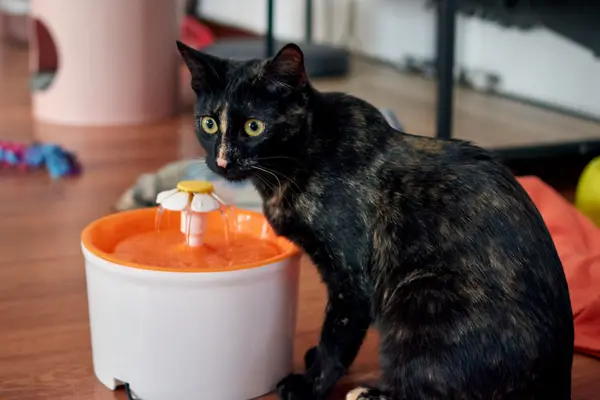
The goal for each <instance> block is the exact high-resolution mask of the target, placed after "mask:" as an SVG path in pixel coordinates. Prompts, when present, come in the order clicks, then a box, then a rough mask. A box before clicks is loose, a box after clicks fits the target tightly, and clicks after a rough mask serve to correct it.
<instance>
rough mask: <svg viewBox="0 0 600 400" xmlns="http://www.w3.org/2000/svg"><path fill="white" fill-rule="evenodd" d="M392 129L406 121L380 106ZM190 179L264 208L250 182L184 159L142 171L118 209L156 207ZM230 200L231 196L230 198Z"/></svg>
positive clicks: (199, 161) (256, 208)
mask: <svg viewBox="0 0 600 400" xmlns="http://www.w3.org/2000/svg"><path fill="white" fill-rule="evenodd" d="M380 111H381V113H382V114H383V116H384V117H385V119H386V120H387V122H388V123H389V124H390V125H391V126H392V128H394V129H396V130H399V131H404V128H403V126H402V123H401V122H400V120H399V119H398V118H397V117H396V115H395V114H394V112H393V111H392V110H390V109H387V108H382V109H380ZM188 179H204V180H209V181H211V182H213V184H214V185H215V189H216V191H217V192H219V193H220V194H221V195H222V197H227V198H228V199H231V201H227V202H228V203H230V204H234V205H235V206H236V207H238V208H245V209H249V210H254V211H260V210H261V208H262V201H261V199H260V197H259V195H258V193H257V192H256V189H254V187H253V186H252V184H250V182H249V181H246V182H239V183H231V182H227V181H225V179H223V178H221V177H219V176H218V175H217V174H215V173H213V172H211V171H210V170H209V169H208V167H206V165H205V164H204V160H203V159H184V160H178V161H174V162H171V163H169V164H167V165H165V166H163V167H161V168H160V169H159V170H158V171H155V172H149V173H145V174H142V175H140V176H139V177H138V179H137V181H136V182H135V183H134V185H133V186H132V187H130V188H129V189H127V191H126V192H125V193H123V195H122V196H121V198H120V199H119V200H118V201H117V203H116V204H115V205H114V207H113V208H114V209H115V210H116V211H125V210H134V209H137V208H144V207H154V206H156V201H155V200H156V195H157V194H158V193H159V192H162V191H164V190H169V189H173V188H174V187H176V186H177V182H179V181H181V180H188ZM226 200H227V199H226Z"/></svg>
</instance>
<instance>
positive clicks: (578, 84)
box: [201, 0, 600, 118]
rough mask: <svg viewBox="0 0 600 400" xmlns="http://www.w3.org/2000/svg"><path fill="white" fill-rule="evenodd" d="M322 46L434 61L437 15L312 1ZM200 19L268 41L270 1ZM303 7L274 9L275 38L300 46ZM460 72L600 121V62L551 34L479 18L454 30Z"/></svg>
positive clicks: (411, 5) (232, 3) (375, 3)
mask: <svg viewBox="0 0 600 400" xmlns="http://www.w3.org/2000/svg"><path fill="white" fill-rule="evenodd" d="M353 1H354V4H355V5H356V8H355V9H356V13H355V14H356V17H355V32H354V34H353V35H351V34H350V33H349V32H347V29H346V28H347V22H348V18H349V17H350V15H351V13H350V9H351V7H350V4H351V3H352V2H353ZM313 3H314V4H315V21H314V34H315V39H316V40H318V41H324V42H330V43H335V44H346V45H348V46H350V47H351V48H352V49H353V50H355V51H357V52H360V53H363V54H367V55H369V56H373V57H377V58H381V59H384V60H389V61H401V60H403V59H404V58H405V57H407V56H412V57H416V58H426V59H432V58H433V57H434V52H435V14H434V11H433V10H431V9H428V8H427V7H426V5H425V0H313ZM201 4H202V8H201V12H202V14H203V15H204V16H205V17H207V18H211V19H214V20H216V21H220V22H223V23H227V24H232V25H235V26H239V27H243V28H245V29H249V30H252V31H255V32H258V33H264V31H265V26H266V1H265V0H203V1H202V2H201ZM303 30H304V0H277V1H276V2H275V34H276V36H277V38H278V39H281V40H300V39H302V37H303ZM456 46H457V49H456V50H457V56H456V61H457V64H459V65H461V66H463V67H465V68H467V69H481V70H486V71H489V72H494V73H496V74H498V75H499V76H500V77H501V84H500V86H499V88H498V89H499V90H500V91H501V92H503V93H506V94H512V95H517V96H523V97H527V98H530V99H533V100H539V101H544V102H548V103H551V104H555V105H558V106H561V107H565V108H569V109H573V110H575V111H579V112H584V113H587V114H591V115H594V116H597V117H599V118H600V59H596V58H594V56H593V54H592V53H591V52H590V51H588V50H587V49H584V48H582V47H579V46H578V45H576V44H574V43H572V42H570V41H568V40H567V39H564V38H563V37H561V36H559V35H557V34H555V33H553V32H552V31H548V30H546V29H543V28H541V29H535V30H532V31H519V30H517V29H506V28H502V27H500V26H499V25H496V24H494V23H490V22H485V21H482V20H479V19H476V18H464V17H460V18H459V20H458V24H457V42H456Z"/></svg>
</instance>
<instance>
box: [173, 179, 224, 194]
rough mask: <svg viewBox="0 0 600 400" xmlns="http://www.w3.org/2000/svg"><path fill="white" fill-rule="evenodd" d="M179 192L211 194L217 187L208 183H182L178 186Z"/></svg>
mask: <svg viewBox="0 0 600 400" xmlns="http://www.w3.org/2000/svg"><path fill="white" fill-rule="evenodd" d="M177 190H179V191H180V192H185V193H193V194H211V193H212V192H214V190H215V187H214V186H213V184H212V183H210V182H207V181H181V182H179V183H178V184H177Z"/></svg>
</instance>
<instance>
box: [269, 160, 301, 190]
mask: <svg viewBox="0 0 600 400" xmlns="http://www.w3.org/2000/svg"><path fill="white" fill-rule="evenodd" d="M261 167H262V168H264V169H265V170H266V171H268V172H270V173H272V174H275V175H280V176H281V177H282V178H284V179H285V180H286V181H288V182H290V183H292V184H293V185H294V186H295V187H296V188H297V189H298V191H297V192H296V193H297V194H301V193H302V188H300V186H298V184H297V183H296V182H295V181H294V180H293V179H292V178H290V177H289V176H287V175H285V174H283V173H281V172H279V171H276V170H272V169H269V168H267V167H265V166H264V165H261ZM291 189H292V190H294V188H293V187H291Z"/></svg>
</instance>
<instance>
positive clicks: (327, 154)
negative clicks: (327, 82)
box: [178, 43, 573, 400]
mask: <svg viewBox="0 0 600 400" xmlns="http://www.w3.org/2000/svg"><path fill="white" fill-rule="evenodd" d="M178 47H179V50H180V52H181V54H182V56H183V58H184V60H185V62H186V64H187V66H188V67H189V69H190V71H191V75H192V80H191V81H192V82H191V84H192V88H193V89H194V91H195V92H196V93H197V95H198V101H197V104H196V121H197V134H198V137H199V139H200V142H201V143H202V146H203V147H204V149H205V150H206V152H207V157H206V162H207V164H208V166H209V168H210V169H211V170H213V171H214V172H216V173H217V174H220V175H222V176H224V177H225V178H227V179H230V180H241V179H251V180H252V181H253V182H254V184H255V185H256V187H257V189H258V191H259V192H260V194H261V196H262V197H263V200H264V212H265V215H266V217H267V218H268V220H269V221H270V223H271V224H272V226H273V228H274V229H275V231H276V232H277V233H278V234H280V235H283V236H285V237H287V238H289V239H290V240H291V241H293V242H294V243H296V244H297V245H299V246H300V247H301V248H302V249H303V250H304V252H305V253H306V254H308V256H310V258H311V259H312V261H313V262H314V264H315V265H316V266H317V268H318V270H319V272H320V274H321V276H322V278H323V281H324V282H325V284H326V286H327V290H328V304H327V309H326V316H325V321H324V323H323V328H322V333H321V339H320V342H319V344H318V345H317V346H316V347H315V348H313V349H311V350H309V351H308V352H307V354H306V357H305V362H306V372H305V374H302V375H290V376H288V377H287V378H285V379H283V380H282V381H281V382H280V384H279V385H278V388H277V391H278V393H279V396H280V398H281V399H285V400H295V399H325V398H327V396H328V394H329V393H330V391H331V389H332V387H333V386H334V384H335V383H336V382H337V381H338V380H339V379H340V378H341V377H342V376H343V375H344V374H345V373H346V372H347V370H348V368H349V367H350V365H351V364H352V362H353V360H354V358H355V356H356V354H357V352H358V350H359V348H360V346H361V343H362V342H363V339H364V337H365V333H366V332H367V329H368V328H369V326H371V325H373V326H375V327H376V328H377V329H378V330H379V332H380V336H381V368H382V380H381V384H380V386H379V387H378V388H360V389H357V390H354V391H352V392H350V393H349V394H348V399H365V400H366V399H390V400H391V399H394V400H401V399H402V400H404V399H540V400H542V399H543V400H548V399H562V400H567V399H569V398H570V389H571V365H572V359H573V320H572V310H571V304H570V299H569V292H568V288H567V283H566V280H565V275H564V272H563V269H562V266H561V262H560V260H559V258H558V255H557V252H556V250H555V247H554V244H553V242H552V239H551V237H550V235H549V233H548V230H547V229H546V226H545V224H544V222H543V220H542V218H541V216H540V214H539V213H538V211H537V209H536V207H535V206H534V204H533V203H532V202H531V200H530V198H529V197H528V195H527V194H526V192H525V191H524V190H523V188H522V187H521V186H520V185H519V183H518V182H517V181H516V180H515V178H514V176H513V175H512V174H511V173H510V171H509V170H507V169H506V168H505V167H504V166H503V165H501V164H500V163H499V162H498V161H496V160H495V159H494V158H493V157H492V156H491V155H490V154H489V153H488V152H486V151H485V150H483V149H481V148H478V147H475V146H472V145H470V144H468V143H466V142H462V141H457V140H452V141H440V140H436V139H432V138H425V137H419V136H413V135H409V134H405V133H402V132H398V131H395V130H394V129H392V128H391V127H390V126H389V125H388V124H387V123H386V121H385V119H384V117H383V116H382V115H381V114H380V113H379V111H378V110H377V109H376V108H375V107H373V106H372V105H370V104H368V103H366V102H365V101H362V100H360V99H357V98H355V97H352V96H349V95H347V94H342V93H321V92H319V91H317V90H315V89H314V88H313V87H312V86H311V84H310V82H309V80H308V78H307V75H306V72H305V69H304V61H303V54H302V51H301V50H300V48H298V47H297V46H296V45H293V44H289V45H286V46H285V47H283V48H282V49H281V50H280V51H279V53H278V54H277V55H276V56H275V57H273V58H271V59H268V60H253V61H248V62H240V61H232V60H224V59H219V58H215V57H212V56H209V55H206V54H203V53H200V52H198V51H195V50H193V49H191V48H189V47H187V46H185V45H183V44H181V43H178Z"/></svg>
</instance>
